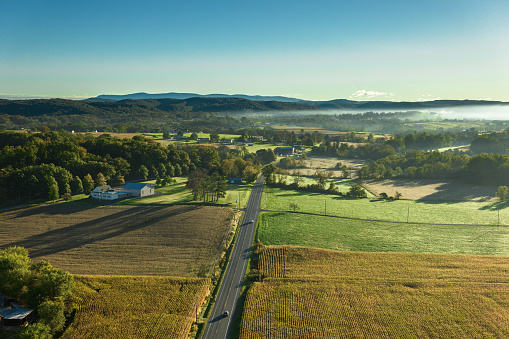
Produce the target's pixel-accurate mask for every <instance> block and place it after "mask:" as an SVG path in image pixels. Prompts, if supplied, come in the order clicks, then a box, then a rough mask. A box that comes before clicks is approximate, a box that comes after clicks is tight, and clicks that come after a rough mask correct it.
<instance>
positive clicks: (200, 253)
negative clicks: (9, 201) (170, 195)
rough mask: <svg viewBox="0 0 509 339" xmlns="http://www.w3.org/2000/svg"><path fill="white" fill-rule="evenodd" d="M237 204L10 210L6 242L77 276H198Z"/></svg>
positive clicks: (0, 238) (3, 227)
mask: <svg viewBox="0 0 509 339" xmlns="http://www.w3.org/2000/svg"><path fill="white" fill-rule="evenodd" d="M233 223H236V217H235V214H234V212H233V210H231V209H229V208H224V207H211V206H195V205H175V206H79V205H73V204H65V203H64V204H56V205H47V206H40V207H37V206H36V207H27V208H21V209H16V210H11V211H5V212H2V214H1V219H0V247H2V248H7V247H10V246H23V247H25V248H27V249H28V251H29V253H30V257H31V258H32V259H33V260H34V261H38V260H46V261H49V262H50V263H51V264H52V265H53V266H55V267H57V268H60V269H62V270H65V271H69V272H70V273H72V274H89V275H95V274H100V275H150V276H181V277H197V276H201V275H205V274H207V273H208V272H209V271H210V269H211V267H212V265H213V264H214V262H215V261H216V260H217V259H218V256H219V255H220V254H221V252H222V250H223V244H224V241H225V240H226V238H227V237H228V235H229V233H230V231H231V228H232V224H233Z"/></svg>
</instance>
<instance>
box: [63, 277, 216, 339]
mask: <svg viewBox="0 0 509 339" xmlns="http://www.w3.org/2000/svg"><path fill="white" fill-rule="evenodd" d="M209 283H210V280H209V279H205V278H168V277H118V276H116V277H105V276H94V277H92V276H77V277H76V287H75V289H74V299H75V300H74V301H75V302H76V305H77V312H76V314H75V316H74V318H73V321H72V323H71V324H70V326H69V327H68V328H67V329H66V331H65V332H64V334H63V335H62V338H64V339H66V338H73V339H74V338H182V339H184V338H185V339H187V338H188V334H189V330H190V328H191V325H192V323H193V322H194V321H195V319H196V316H197V315H196V313H198V311H199V310H200V307H201V305H202V303H203V301H204V300H205V297H206V296H207V295H208V292H209V290H208V286H209Z"/></svg>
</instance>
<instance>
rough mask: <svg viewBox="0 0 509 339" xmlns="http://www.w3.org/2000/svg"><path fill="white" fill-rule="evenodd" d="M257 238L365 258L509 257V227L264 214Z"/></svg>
mask: <svg viewBox="0 0 509 339" xmlns="http://www.w3.org/2000/svg"><path fill="white" fill-rule="evenodd" d="M257 238H258V239H259V240H260V241H261V242H262V243H263V244H265V245H297V246H309V247H318V248H326V249H331V250H340V251H359V252H413V253H449V254H477V255H509V227H504V226H472V225H422V224H411V223H410V224H407V223H391V222H374V221H365V220H349V219H341V218H334V217H326V216H319V215H309V214H300V213H280V212H264V213H262V214H261V217H260V218H259V221H258V230H257Z"/></svg>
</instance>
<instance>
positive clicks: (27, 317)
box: [0, 296, 34, 332]
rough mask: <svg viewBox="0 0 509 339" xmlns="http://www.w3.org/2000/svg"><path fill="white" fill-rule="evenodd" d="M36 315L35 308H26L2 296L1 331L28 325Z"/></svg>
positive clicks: (11, 330)
mask: <svg viewBox="0 0 509 339" xmlns="http://www.w3.org/2000/svg"><path fill="white" fill-rule="evenodd" d="M33 317H34V310H33V309H30V308H24V307H21V306H19V305H18V304H16V303H14V302H13V301H8V298H6V297H4V296H0V331H6V332H14V331H20V330H22V329H23V328H25V327H27V326H28V324H29V323H30V322H31V321H32V319H33Z"/></svg>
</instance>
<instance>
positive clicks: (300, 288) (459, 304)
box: [240, 246, 509, 339]
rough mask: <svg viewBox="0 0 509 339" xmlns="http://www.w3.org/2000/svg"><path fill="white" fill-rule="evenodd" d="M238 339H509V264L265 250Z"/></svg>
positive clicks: (504, 260)
mask: <svg viewBox="0 0 509 339" xmlns="http://www.w3.org/2000/svg"><path fill="white" fill-rule="evenodd" d="M259 263H260V270H261V273H262V274H263V275H264V277H265V279H264V281H262V282H259V283H255V284H254V285H253V286H252V287H251V288H250V290H249V291H248V293H247V297H246V303H245V307H244V313H243V316H242V325H241V335H240V338H243V339H245V338H507V337H508V336H509V325H508V324H509V310H508V309H507V305H508V304H509V289H508V287H509V286H508V284H509V282H508V281H509V271H508V270H507V267H508V265H509V258H508V257H489V256H462V255H436V254H435V255H433V254H404V253H383V254H382V253H355V252H336V251H327V250H318V249H311V248H302V247H288V246H284V247H268V248H264V249H262V250H261V253H260V257H259Z"/></svg>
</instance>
